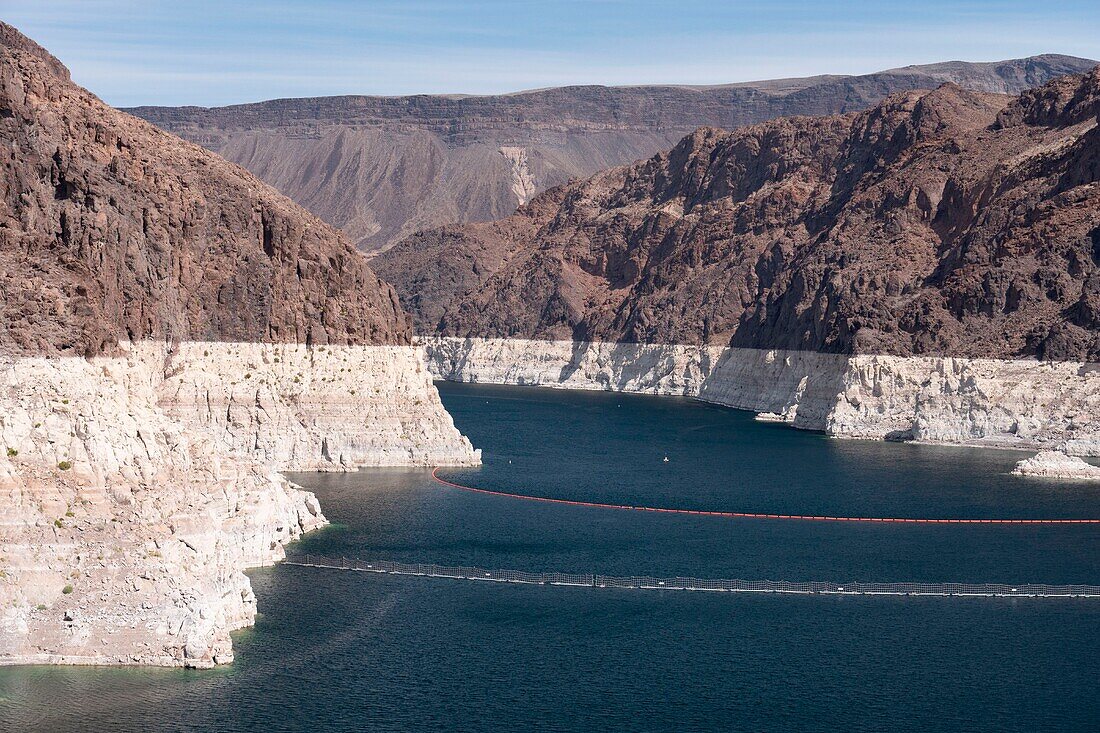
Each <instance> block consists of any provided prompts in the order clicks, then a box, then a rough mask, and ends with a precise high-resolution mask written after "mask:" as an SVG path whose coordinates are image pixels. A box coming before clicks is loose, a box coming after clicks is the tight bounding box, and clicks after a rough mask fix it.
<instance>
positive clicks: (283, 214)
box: [0, 28, 409, 354]
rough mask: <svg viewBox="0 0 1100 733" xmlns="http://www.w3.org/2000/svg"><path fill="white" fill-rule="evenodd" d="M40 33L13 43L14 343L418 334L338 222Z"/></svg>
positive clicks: (10, 276) (391, 338)
mask: <svg viewBox="0 0 1100 733" xmlns="http://www.w3.org/2000/svg"><path fill="white" fill-rule="evenodd" d="M17 33H18V32H17V31H14V30H13V29H10V28H9V29H8V30H6V31H5V35H4V37H5V38H8V39H11V38H13V37H14V36H13V34H17ZM28 44H33V42H31V41H28V40H26V39H24V40H23V41H22V42H20V43H19V44H9V45H5V46H2V47H0V139H2V140H3V141H4V143H5V149H4V152H3V154H0V245H2V246H0V257H2V258H3V259H2V264H3V275H2V276H0V277H2V278H3V281H2V283H0V290H2V292H3V301H2V303H0V306H2V308H3V311H2V315H3V318H2V322H0V344H2V345H3V347H4V348H6V349H8V350H9V351H10V350H13V349H14V350H19V351H22V352H26V353H43V352H45V351H51V352H58V353H77V354H96V353H100V352H102V351H104V350H109V349H110V346H111V344H112V343H114V342H115V341H117V340H119V339H124V340H130V341H136V340H140V339H144V338H167V339H175V340H189V339H191V340H235V341H248V342H280V341H297V342H302V343H319V344H324V343H341V344H347V343H394V344H397V343H408V339H409V330H408V323H407V320H406V318H405V316H404V314H403V313H402V312H401V309H400V307H399V306H398V305H397V301H396V298H395V297H394V294H393V291H392V289H391V288H390V287H389V286H388V285H386V284H384V283H382V282H381V281H380V280H379V279H378V277H377V276H376V275H375V274H374V273H373V272H371V271H370V268H368V267H367V265H366V263H365V262H364V260H363V258H362V257H361V256H359V255H358V253H356V252H355V250H354V249H353V248H351V247H350V246H349V245H348V244H347V243H346V242H345V241H344V240H343V239H342V238H341V237H340V236H339V234H338V233H337V232H335V231H333V230H332V229H331V228H330V227H328V226H326V225H324V224H323V223H322V222H321V221H319V220H318V219H316V218H314V217H313V216H310V215H309V214H307V213H306V212H304V211H303V210H302V209H301V208H299V207H298V206H296V205H295V204H294V203H292V202H291V201H289V200H288V199H286V198H285V197H283V196H281V195H279V194H278V193H276V192H275V191H273V190H271V189H270V188H269V187H267V186H266V185H264V184H263V183H261V182H260V181H259V180H257V179H256V178H255V177H253V176H252V175H251V174H249V173H247V172H246V171H244V170H241V169H240V168H238V167H237V166H235V165H232V164H229V163H227V162H226V161H224V160H222V159H220V158H218V157H217V156H216V155H213V154H211V153H209V152H207V151H206V150H204V149H202V148H200V147H198V146H196V145H192V144H189V143H186V142H184V141H183V140H180V139H179V138H177V137H175V136H173V135H170V134H167V133H165V132H163V131H161V130H159V129H158V128H156V127H154V126H153V125H151V124H149V123H147V122H144V121H142V120H139V119H136V118H134V117H131V116H129V115H126V114H123V113H120V112H118V111H117V110H114V109H112V108H110V107H108V106H107V105H105V104H103V103H102V102H101V101H99V100H98V99H97V98H96V97H94V96H93V95H92V94H90V93H89V92H87V91H86V90H84V89H81V88H80V87H78V86H76V85H74V84H72V83H71V82H69V80H68V73H67V72H66V71H64V67H62V66H61V65H60V64H59V63H58V62H57V60H56V59H54V58H53V57H52V56H49V55H48V54H46V52H45V51H42V50H41V48H40V47H38V46H37V45H36V44H35V45H34V46H33V48H32V47H31V46H30V45H28ZM27 49H31V50H29V51H28V50H27Z"/></svg>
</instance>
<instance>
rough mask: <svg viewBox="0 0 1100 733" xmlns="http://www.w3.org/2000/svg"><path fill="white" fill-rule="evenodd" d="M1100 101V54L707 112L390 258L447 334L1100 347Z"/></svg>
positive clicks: (413, 302) (858, 347)
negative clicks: (1090, 63)
mask: <svg viewBox="0 0 1100 733" xmlns="http://www.w3.org/2000/svg"><path fill="white" fill-rule="evenodd" d="M1098 100H1100V69H1097V70H1093V71H1092V72H1090V73H1089V74H1087V75H1083V76H1081V75H1078V76H1070V77H1066V78H1061V79H1057V80H1055V81H1052V82H1051V83H1050V84H1048V85H1046V86H1045V87H1043V88H1041V89H1038V90H1035V91H1032V92H1027V93H1025V94H1023V95H1021V96H1020V97H1019V98H1015V99H1013V98H1010V97H1006V96H1002V95H995V94H988V93H977V92H972V91H965V90H963V89H961V88H959V87H958V86H955V85H953V84H947V85H943V86H941V87H939V88H938V89H936V90H935V91H932V92H924V93H917V92H909V93H903V94H899V95H895V96H893V97H890V98H889V99H887V100H885V101H884V102H882V103H881V104H879V105H877V106H876V107H874V108H872V109H871V110H868V111H866V112H862V113H850V114H846V115H837V116H825V117H794V118H786V119H779V120H775V121H773V122H768V123H764V124H761V125H755V126H750V127H745V128H742V129H740V130H737V131H734V132H723V131H720V130H714V129H706V128H704V129H701V130H698V131H696V132H695V133H693V134H691V135H689V136H688V137H686V138H684V139H683V140H682V141H681V142H680V143H679V144H678V145H677V146H676V147H675V148H673V149H672V150H671V151H670V152H668V153H663V154H660V155H657V156H655V157H653V158H651V159H650V160H647V161H645V162H643V163H639V164H636V165H633V166H627V167H621V168H615V169H612V170H609V171H606V172H604V173H601V174H598V175H596V176H594V177H592V178H590V179H588V180H585V181H579V182H575V183H571V184H568V185H566V186H563V187H561V188H558V189H555V190H552V191H550V192H547V193H546V194H544V195H543V196H541V197H539V198H536V199H535V201H534V202H532V204H531V205H529V206H528V207H526V208H525V209H523V210H521V211H520V213H518V214H517V215H515V216H513V217H511V218H509V219H506V220H504V221H501V222H497V223H495V224H493V225H476V226H467V227H464V228H461V229H451V230H448V231H447V234H446V236H445V237H444V236H441V235H440V234H439V233H437V232H425V233H421V234H419V235H417V237H415V238H410V239H408V240H406V241H405V242H402V243H401V244H399V245H398V246H397V247H395V248H394V249H393V250H391V251H390V252H387V253H385V254H383V255H381V256H379V257H377V258H375V260H374V264H375V266H376V267H377V269H378V270H379V272H380V273H381V274H382V275H383V277H386V278H387V279H388V280H390V281H391V282H393V283H394V284H395V286H396V287H397V289H398V292H399V293H401V295H402V300H403V302H404V303H405V304H406V305H407V307H408V308H409V310H410V311H411V312H412V313H413V315H414V318H415V319H416V320H417V325H418V328H419V330H421V331H424V332H428V333H439V334H444V335H454V336H483V337H532V338H554V339H558V338H560V339H577V340H605V341H608V340H609V341H639V342H666V343H668V342H671V343H686V344H699V343H711V344H727V343H728V344H732V345H734V346H746V347H769V348H791V349H808V350H819V351H827V352H843V353H886V354H898V355H912V354H928V355H933V354H935V355H958V356H970V357H983V356H985V357H1017V356H1029V355H1037V356H1040V357H1042V358H1047V359H1071V360H1074V359H1089V360H1097V359H1098V358H1100V330H1098V319H1097V316H1098V313H1100V274H1098V272H1100V128H1098V127H1097V126H1096V122H1097V115H1098V114H1100V101H1098ZM533 232H534V233H533ZM475 262H476V264H477V268H476V270H475V269H474V268H473V267H467V268H466V269H462V267H461V264H462V263H475Z"/></svg>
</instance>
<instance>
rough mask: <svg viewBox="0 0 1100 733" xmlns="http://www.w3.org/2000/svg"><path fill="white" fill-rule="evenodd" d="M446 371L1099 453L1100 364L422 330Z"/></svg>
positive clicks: (797, 419) (844, 424)
mask: <svg viewBox="0 0 1100 733" xmlns="http://www.w3.org/2000/svg"><path fill="white" fill-rule="evenodd" d="M424 342H425V348H426V351H427V355H428V365H429V368H430V369H431V370H432V372H433V373H435V374H436V375H437V376H438V377H439V378H441V379H448V380H452V381H460V382H483V383H491V384H521V385H532V386H542V387H564V388H570V389H602V390H613V391H624V392H644V393H649V394H676V395H685V396H691V397H697V398H699V399H702V400H705V401H708V402H714V403H717V404H722V405H727V406H729V407H735V408H739V409H743V410H752V411H754V412H757V413H759V414H762V415H766V416H768V418H770V419H773V420H782V421H784V422H788V423H790V424H791V425H792V426H794V427H797V428H803V429H808V430H821V431H824V432H825V433H827V434H829V435H833V436H837V437H848V438H870V439H879V440H914V441H919V442H926V443H944V444H953V445H975V446H985V447H994V448H1017V449H1027V448H1054V447H1060V448H1061V449H1063V450H1066V451H1068V452H1070V453H1074V454H1077V455H1100V417H1098V416H1100V366H1098V365H1096V364H1086V363H1079V362H1040V361H1036V360H1023V359H1021V360H1008V359H966V358H942V357H897V356H881V355H874V356H870V355H855V356H851V355H842V354H822V353H816V352H810V351H783V350H765V349H738V348H724V347H714V346H708V347H699V346H680V345H669V344H630V343H587V342H565V341H537V340H523V339H474V338H466V339H460V338H448V337H435V338H426V339H424Z"/></svg>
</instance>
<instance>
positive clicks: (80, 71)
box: [0, 0, 1100, 106]
mask: <svg viewBox="0 0 1100 733" xmlns="http://www.w3.org/2000/svg"><path fill="white" fill-rule="evenodd" d="M0 19H3V20H4V21H6V22H8V23H11V24H13V25H15V26H16V27H18V28H19V29H20V30H22V31H23V32H24V33H26V34H27V35H29V36H31V37H32V38H34V39H35V40H37V41H38V42H40V43H42V44H43V45H44V46H46V47H47V48H48V49H50V50H51V51H52V52H53V53H54V54H55V55H56V56H58V57H59V58H60V59H61V60H62V61H64V62H65V63H66V64H67V65H68V66H69V68H70V69H72V72H73V76H74V78H75V79H76V81H78V82H79V83H81V84H83V85H84V86H86V87H88V88H89V89H91V90H92V91H93V92H95V93H97V94H98V95H99V96H100V97H102V98H103V99H104V100H106V101H107V102H109V103H111V104H114V105H117V106H129V105H138V104H200V105H219V104H232V103H235V102H247V101H255V100H260V99H271V98H275V97H301V96H322V95H330V94H413V93H444V92H456V93H457V92H464V93H478V94H487V93H497V92H507V91H515V90H520V89H530V88H535V87H544V86H557V85H563V84H643V83H690V84H717V83H723V82H731V81H746V80H752V79H766V78H774V77H783V76H807V75H813V74H822V73H841V74H858V73H865V72H869V71H876V70H879V69H884V68H890V67H894V66H904V65H907V64H916V63H928V62H932V61H943V60H949V59H965V60H971V61H988V60H998V59H1003V58H1013V57H1018V56H1026V55H1030V54H1035V53H1044V52H1053V53H1066V54H1071V55H1076V56H1085V57H1088V58H1100V2H1097V1H1096V0H1091V2H1077V1H1073V2H1057V1H1050V2H1035V0H1029V1H1028V2H1022V1H1020V2H1018V1H1017V0H1001V1H999V2H994V1H992V0H988V1H987V0H983V1H976V2H975V1H971V0H954V1H945V0H933V1H931V2H919V1H918V0H909V1H908V2H904V3H898V2H881V3H878V2H832V1H830V0H819V1H818V2H801V1H798V2H796V1H794V0H772V1H771V2H762V1H761V2H757V1H753V2H726V3H720V2H699V1H697V0H681V1H680V2H650V1H648V0H633V1H632V0H583V1H580V0H557V1H553V2H551V1H543V2H533V1H530V0H511V1H510V2H509V1H505V0H470V1H469V2H458V1H455V2H447V1H445V0H400V1H398V0H360V1H353V0H312V2H291V1H290V0H268V1H267V2H258V1H256V0H238V1H235V0H218V1H216V2H215V1H211V0H173V1H171V2H163V1H162V0H0Z"/></svg>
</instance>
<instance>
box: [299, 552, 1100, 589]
mask: <svg viewBox="0 0 1100 733" xmlns="http://www.w3.org/2000/svg"><path fill="white" fill-rule="evenodd" d="M283 564H284V565H293V566H297V567H306V568H328V569H331V570H351V571H357V572H365V573H385V574H389V575H418V576H422V577H429V578H453V579H456V580H478V581H489V582H497V583H523V584H527V585H572V586H583V587H590V588H629V589H637V590H690V591H717V592H730V593H789V594H799V595H878V596H977V597H1010V598H1100V586H1095V585H1047V584H1044V583H1028V584H1023V585H1009V584H1004V583H861V582H849V583H827V582H822V581H803V582H797V581H789V580H722V579H705V578H687V577H675V578H656V577H652V576H648V575H631V576H614V575H597V574H594V573H553V572H546V573H532V572H527V571H523V570H487V569H485V568H474V567H453V566H446V565H434V564H425V563H403V562H395V561H393V560H359V559H355V558H346V557H340V558H335V557H321V556H317V555H304V556H298V557H294V558H291V559H289V560H287V561H285V562H284V563H283Z"/></svg>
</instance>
